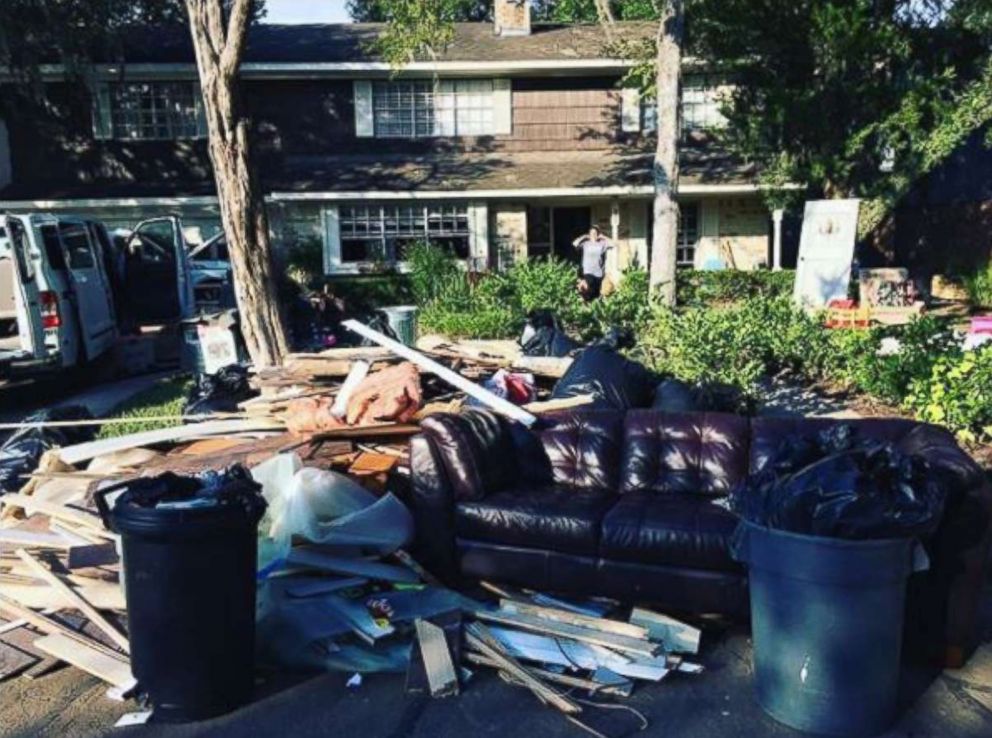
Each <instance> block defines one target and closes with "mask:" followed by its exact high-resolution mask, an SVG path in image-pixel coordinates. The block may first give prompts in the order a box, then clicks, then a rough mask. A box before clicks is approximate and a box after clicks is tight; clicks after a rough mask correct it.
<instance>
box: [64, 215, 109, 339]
mask: <svg viewBox="0 0 992 738" xmlns="http://www.w3.org/2000/svg"><path fill="white" fill-rule="evenodd" d="M59 238H60V239H61V241H62V249H63V252H64V254H65V263H66V267H67V272H68V276H69V281H70V283H71V285H72V291H73V295H74V297H75V303H76V310H77V314H78V317H79V331H80V333H81V335H82V338H83V345H84V346H85V347H86V356H87V358H90V359H95V358H96V357H97V356H100V355H101V354H102V353H104V352H105V351H107V350H108V349H109V348H110V347H111V346H112V345H113V343H114V339H115V337H116V328H117V323H116V321H115V319H114V307H113V296H112V295H111V293H110V286H109V285H108V283H107V278H106V277H105V276H104V273H103V259H102V255H100V254H99V251H98V250H97V249H96V248H94V244H93V242H92V241H91V240H90V234H89V229H88V228H87V227H86V222H85V221H83V220H80V219H77V218H59Z"/></svg>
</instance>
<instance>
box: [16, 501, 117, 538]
mask: <svg viewBox="0 0 992 738" xmlns="http://www.w3.org/2000/svg"><path fill="white" fill-rule="evenodd" d="M0 505H3V506H4V507H17V508H20V509H22V510H24V511H25V512H32V511H34V512H40V513H44V514H45V515H48V516H50V517H53V518H57V519H58V520H64V521H65V522H67V523H72V524H73V525H81V526H83V527H84V528H89V529H91V530H96V531H99V532H100V533H106V532H107V531H106V530H105V529H104V527H103V521H102V520H100V516H99V515H97V514H96V513H91V512H87V511H85V510H79V509H76V508H72V507H66V506H65V505H58V504H56V503H54V502H47V501H45V500H37V499H35V498H34V497H33V496H31V495H21V494H7V495H2V496H0Z"/></svg>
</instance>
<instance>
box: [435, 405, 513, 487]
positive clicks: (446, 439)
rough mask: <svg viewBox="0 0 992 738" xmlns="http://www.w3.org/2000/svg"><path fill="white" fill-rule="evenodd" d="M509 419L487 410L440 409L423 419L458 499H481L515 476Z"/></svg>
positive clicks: (504, 485)
mask: <svg viewBox="0 0 992 738" xmlns="http://www.w3.org/2000/svg"><path fill="white" fill-rule="evenodd" d="M507 423H508V421H507V420H506V419H504V418H503V417H502V416H501V415H498V414H496V413H494V412H490V411H488V410H468V411H466V412H464V413H460V414H457V415H456V414H449V413H437V414H435V415H430V416H428V417H426V418H424V419H423V421H421V423H420V427H421V428H422V429H423V431H424V434H425V435H426V436H427V437H428V438H429V439H430V440H431V441H432V442H433V443H434V446H435V448H436V449H437V453H438V457H439V459H440V461H441V465H442V466H443V467H444V471H445V473H446V476H447V480H448V483H449V484H450V485H451V490H452V493H453V495H454V498H455V499H456V500H479V499H482V498H483V497H485V495H486V494H487V493H489V492H495V491H498V490H500V489H503V488H504V487H506V486H507V485H508V484H509V483H510V482H511V481H513V480H514V478H515V476H516V474H515V467H516V463H515V459H516V458H517V457H516V454H515V453H514V450H513V441H512V439H511V437H510V433H509V430H508V428H507Z"/></svg>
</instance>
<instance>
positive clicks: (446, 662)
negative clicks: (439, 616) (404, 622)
mask: <svg viewBox="0 0 992 738" xmlns="http://www.w3.org/2000/svg"><path fill="white" fill-rule="evenodd" d="M413 625H414V628H416V630H417V644H418V645H419V646H420V655H421V657H422V658H423V660H424V668H425V670H426V672H427V683H428V684H429V685H430V689H431V697H449V696H453V695H457V694H458V672H457V671H456V670H455V663H454V660H453V659H452V656H451V651H450V650H449V649H448V639H447V637H446V636H445V632H444V629H442V628H440V627H439V626H437V625H435V624H434V623H432V622H430V621H428V620H421V619H417V620H415V621H414V623H413Z"/></svg>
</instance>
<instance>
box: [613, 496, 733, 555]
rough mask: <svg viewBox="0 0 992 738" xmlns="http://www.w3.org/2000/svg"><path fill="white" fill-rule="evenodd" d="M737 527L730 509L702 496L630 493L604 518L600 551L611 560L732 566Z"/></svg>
mask: <svg viewBox="0 0 992 738" xmlns="http://www.w3.org/2000/svg"><path fill="white" fill-rule="evenodd" d="M736 527H737V517H736V516H735V515H734V514H733V513H731V512H730V511H728V510H726V509H724V508H723V507H721V506H719V505H717V504H715V503H713V502H712V501H710V500H708V499H706V498H704V497H699V496H698V495H686V494H670V495H667V494H666V495H658V494H654V493H652V492H645V491H642V492H631V493H629V494H625V495H623V496H622V497H621V498H620V500H619V501H618V502H617V503H616V504H615V505H614V506H613V507H612V508H611V509H610V511H609V512H608V513H606V517H605V518H603V530H602V532H601V534H600V544H599V552H600V556H602V558H604V559H608V560H615V561H630V562H635V563H643V564H660V565H665V566H685V567H691V568H699V569H711V570H716V571H736V570H739V569H740V568H741V567H740V565H739V564H737V563H736V562H734V561H733V559H731V557H730V539H731V536H732V535H733V532H734V529H735V528H736Z"/></svg>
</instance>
